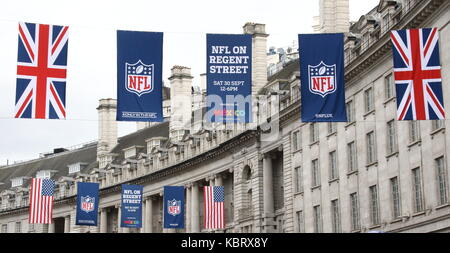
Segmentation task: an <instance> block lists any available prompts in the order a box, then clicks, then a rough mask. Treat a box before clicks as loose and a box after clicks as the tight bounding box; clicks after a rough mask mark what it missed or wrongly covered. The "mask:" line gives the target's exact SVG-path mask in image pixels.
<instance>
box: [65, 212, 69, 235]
mask: <svg viewBox="0 0 450 253" xmlns="http://www.w3.org/2000/svg"><path fill="white" fill-rule="evenodd" d="M64 233H70V215H67V216H66V217H64Z"/></svg>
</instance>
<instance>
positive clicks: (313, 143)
mask: <svg viewBox="0 0 450 253" xmlns="http://www.w3.org/2000/svg"><path fill="white" fill-rule="evenodd" d="M316 144H319V141H318V140H317V141H315V142H312V143H311V144H309V147H310V148H311V147H312V146H314V145H316Z"/></svg>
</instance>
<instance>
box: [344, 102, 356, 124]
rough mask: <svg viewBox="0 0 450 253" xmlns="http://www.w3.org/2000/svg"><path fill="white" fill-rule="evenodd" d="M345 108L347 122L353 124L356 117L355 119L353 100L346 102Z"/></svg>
mask: <svg viewBox="0 0 450 253" xmlns="http://www.w3.org/2000/svg"><path fill="white" fill-rule="evenodd" d="M345 108H346V110H347V120H348V122H354V121H355V119H356V117H355V104H354V103H353V100H350V101H348V102H347V105H346V107H345Z"/></svg>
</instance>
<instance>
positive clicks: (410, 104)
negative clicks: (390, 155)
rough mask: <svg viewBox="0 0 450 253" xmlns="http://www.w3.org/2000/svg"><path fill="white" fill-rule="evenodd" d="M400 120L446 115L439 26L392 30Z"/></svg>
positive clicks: (434, 118) (442, 117)
mask: <svg viewBox="0 0 450 253" xmlns="http://www.w3.org/2000/svg"><path fill="white" fill-rule="evenodd" d="M391 40H392V44H393V47H392V49H393V58H394V77H395V86H396V91H397V118H398V120H437V119H444V118H445V111H444V102H443V96H442V79H441V66H440V63H439V43H438V30H437V28H423V29H409V30H399V31H392V32H391Z"/></svg>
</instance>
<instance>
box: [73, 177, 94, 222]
mask: <svg viewBox="0 0 450 253" xmlns="http://www.w3.org/2000/svg"><path fill="white" fill-rule="evenodd" d="M98 189H99V184H98V183H83V182H78V183H77V215H76V218H75V225H85V226H97V216H98V203H99V198H98Z"/></svg>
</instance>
